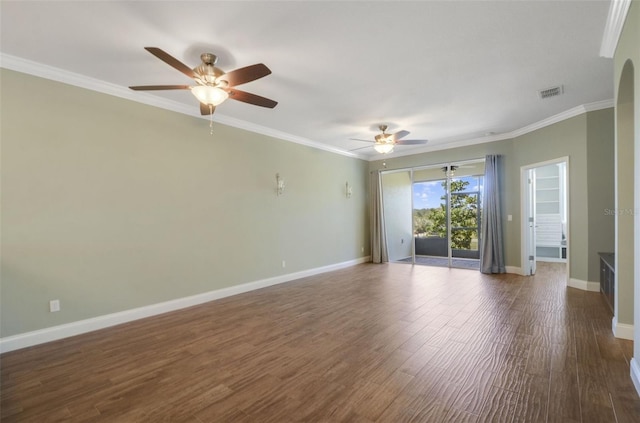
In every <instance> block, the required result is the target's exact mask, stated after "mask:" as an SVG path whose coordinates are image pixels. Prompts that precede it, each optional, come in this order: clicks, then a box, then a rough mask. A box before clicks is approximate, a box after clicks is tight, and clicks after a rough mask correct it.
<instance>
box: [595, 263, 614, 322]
mask: <svg viewBox="0 0 640 423" xmlns="http://www.w3.org/2000/svg"><path fill="white" fill-rule="evenodd" d="M599 255H600V292H601V293H602V295H603V296H604V299H605V301H606V303H607V304H608V305H609V308H610V309H611V313H612V314H613V313H614V311H613V310H614V301H615V287H616V285H615V283H616V281H615V254H613V253H599Z"/></svg>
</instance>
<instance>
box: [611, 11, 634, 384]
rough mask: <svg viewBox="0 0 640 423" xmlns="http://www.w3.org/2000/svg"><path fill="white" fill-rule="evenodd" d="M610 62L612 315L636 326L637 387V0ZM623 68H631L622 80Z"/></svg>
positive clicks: (624, 322) (618, 319)
mask: <svg viewBox="0 0 640 423" xmlns="http://www.w3.org/2000/svg"><path fill="white" fill-rule="evenodd" d="M613 63H614V89H615V102H616V171H617V172H618V180H617V183H616V196H617V197H618V198H617V204H616V207H617V208H618V210H620V211H621V213H619V214H618V216H617V219H618V222H617V228H616V232H617V234H616V236H617V240H616V244H617V245H616V251H615V252H616V264H617V267H616V320H617V321H618V322H619V323H622V324H626V325H630V326H629V327H632V328H633V330H634V338H635V341H636V342H634V357H633V360H632V361H633V362H634V363H632V364H634V365H633V366H632V373H633V369H635V372H636V373H635V374H636V379H635V380H636V389H637V390H638V392H639V393H640V342H638V341H639V340H640V258H639V257H640V212H639V211H640V3H639V2H638V1H637V0H634V1H632V3H631V6H630V9H629V12H628V14H627V18H626V21H625V23H624V27H623V30H622V34H621V35H620V39H619V41H618V45H617V48H616V52H615V56H614V60H613ZM625 66H626V68H625ZM623 69H626V71H627V72H630V73H629V74H626V75H625V76H627V77H628V78H629V79H628V80H625V81H623V80H622V72H623ZM621 84H623V85H622V86H621ZM631 85H632V86H633V88H631ZM632 176H633V177H632ZM631 181H635V184H633V183H632V182H631ZM631 198H633V201H630V199H631ZM630 211H633V212H630ZM631 325H632V326H631Z"/></svg>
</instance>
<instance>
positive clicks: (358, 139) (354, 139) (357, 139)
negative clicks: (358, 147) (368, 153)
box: [349, 138, 375, 148]
mask: <svg viewBox="0 0 640 423" xmlns="http://www.w3.org/2000/svg"><path fill="white" fill-rule="evenodd" d="M349 139H350V140H351V141H362V142H370V143H374V142H375V141H371V140H361V139H360V138H349ZM363 148H366V147H363Z"/></svg>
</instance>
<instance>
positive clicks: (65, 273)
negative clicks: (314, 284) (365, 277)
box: [0, 69, 369, 337]
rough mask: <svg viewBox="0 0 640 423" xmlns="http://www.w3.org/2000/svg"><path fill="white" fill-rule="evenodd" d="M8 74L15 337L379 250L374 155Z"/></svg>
mask: <svg viewBox="0 0 640 423" xmlns="http://www.w3.org/2000/svg"><path fill="white" fill-rule="evenodd" d="M0 75H1V78H2V79H1V83H2V92H1V98H0V100H1V107H2V116H1V126H2V127H1V133H0V136H1V137H2V161H1V166H2V167H1V169H2V181H1V190H2V210H1V211H2V228H1V229H2V233H1V242H2V269H1V275H0V276H1V281H2V285H1V291H0V294H1V303H0V306H1V318H2V323H1V327H0V336H2V337H7V336H10V335H14V334H20V333H25V332H29V331H34V330H37V329H42V328H47V327H51V326H55V325H60V324H64V323H69V322H74V321H78V320H82V319H87V318H91V317H96V316H101V315H105V314H109V313H114V312H118V311H123V310H128V309H132V308H136V307H141V306H145V305H150V304H156V303H159V302H163V301H167V300H172V299H177V298H182V297H186V296H190V295H195V294H199V293H204V292H209V291H213V290H216V289H220V288H224V287H229V286H233V285H238V284H243V283H247V282H253V281H257V280H261V279H265V278H269V277H273V276H278V275H283V274H288V273H294V272H298V271H303V270H309V269H314V268H318V267H322V266H327V265H332V264H337V263H342V262H346V261H350V260H355V259H358V258H360V257H363V256H366V255H368V254H369V235H368V220H367V216H368V214H367V188H368V165H367V162H365V161H362V160H358V159H353V158H349V157H344V156H341V155H337V154H333V153H329V152H325V151H322V150H318V149H314V148H310V147H306V146H302V145H298V144H294V143H291V142H286V141H283V140H278V139H275V138H271V137H267V136H263V135H259V134H256V133H252V132H248V131H244V130H240V129H236V128H232V127H228V126H225V125H222V124H215V128H214V135H213V136H211V135H210V134H209V124H208V122H207V121H206V120H203V119H199V118H194V117H190V116H185V115H182V114H178V113H175V112H171V111H166V110H162V109H158V108H155V107H151V106H146V105H142V104H139V103H135V102H132V101H128V100H124V99H121V98H117V97H112V96H108V95H104V94H99V93H96V92H93V91H89V90H85V89H81V88H77V87H73V86H69V85H65V84H61V83H57V82H52V81H49V80H45V79H41V78H36V77H33V76H28V75H24V74H20V73H17V72H13V71H9V70H4V69H3V70H2V73H1V74H0ZM35 99H37V101H36V100H35ZM194 107H196V106H194ZM265 113H267V112H265ZM276 173H280V175H281V176H282V177H283V178H284V179H285V181H286V191H285V193H284V195H282V196H276V191H275V184H276V181H275V174H276ZM346 181H348V182H349V184H350V185H352V186H353V195H352V197H351V198H346V196H345V182H346ZM362 247H364V250H365V251H364V252H362V251H361V249H362ZM282 260H286V268H282V266H281V263H282ZM51 299H59V300H60V301H61V305H62V310H61V311H60V312H57V313H49V310H48V302H49V300H51Z"/></svg>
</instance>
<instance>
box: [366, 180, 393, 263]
mask: <svg viewBox="0 0 640 423" xmlns="http://www.w3.org/2000/svg"><path fill="white" fill-rule="evenodd" d="M370 178H371V181H370V184H369V187H370V189H371V195H370V198H371V258H372V261H373V262H374V263H386V262H388V261H389V255H388V254H387V235H386V230H385V227H384V208H383V204H382V175H381V174H380V172H379V171H377V172H371V175H370Z"/></svg>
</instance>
